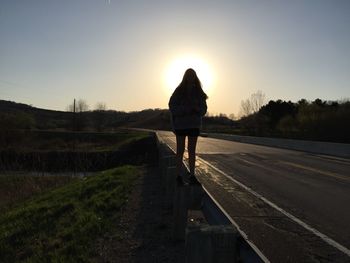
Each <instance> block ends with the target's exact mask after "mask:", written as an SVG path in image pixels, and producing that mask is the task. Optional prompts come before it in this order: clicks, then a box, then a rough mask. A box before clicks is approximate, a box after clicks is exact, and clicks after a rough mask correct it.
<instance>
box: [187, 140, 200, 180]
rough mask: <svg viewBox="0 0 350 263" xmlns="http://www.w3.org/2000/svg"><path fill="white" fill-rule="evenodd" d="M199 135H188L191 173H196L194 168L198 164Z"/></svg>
mask: <svg viewBox="0 0 350 263" xmlns="http://www.w3.org/2000/svg"><path fill="white" fill-rule="evenodd" d="M197 138H198V137H197V136H188V144H187V149H188V159H189V166H190V174H191V175H194V169H195V165H196V146H197Z"/></svg>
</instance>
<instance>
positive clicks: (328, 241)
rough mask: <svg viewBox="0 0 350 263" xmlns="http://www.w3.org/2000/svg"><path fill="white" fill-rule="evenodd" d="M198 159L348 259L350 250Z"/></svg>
mask: <svg viewBox="0 0 350 263" xmlns="http://www.w3.org/2000/svg"><path fill="white" fill-rule="evenodd" d="M197 158H198V159H200V160H201V161H202V162H203V163H205V164H206V165H208V166H210V167H211V168H213V169H214V170H216V171H217V172H219V173H221V174H222V175H224V176H225V177H227V178H228V179H229V180H231V181H233V182H234V183H236V184H238V185H239V186H241V187H242V188H244V189H245V190H247V191H248V192H250V193H251V194H253V195H254V196H256V197H257V198H259V199H260V200H262V201H264V202H265V203H267V204H268V205H270V206H271V207H273V208H275V209H276V210H278V211H279V212H281V213H282V214H284V215H285V216H287V217H288V218H289V219H291V220H293V221H294V222H296V223H297V224H299V225H300V226H302V227H304V228H305V229H306V230H308V231H310V232H311V233H313V234H314V235H316V236H318V237H320V238H321V239H322V240H323V241H325V242H326V243H327V244H329V245H331V246H332V247H334V248H336V249H338V250H340V251H341V252H343V253H344V254H346V255H347V256H349V257H350V250H349V249H348V248H346V247H344V246H343V245H341V244H339V243H338V242H336V241H335V240H333V239H332V238H330V237H328V236H327V235H325V234H323V233H321V232H320V231H318V230H317V229H315V228H313V227H312V226H309V225H308V224H307V223H305V222H303V221H301V220H300V219H299V218H297V217H295V216H293V215H292V214H290V213H288V212H287V211H285V210H284V209H282V208H281V207H279V206H278V205H276V204H275V203H273V202H271V201H269V200H268V199H266V198H265V197H263V196H262V195H261V194H259V193H257V192H255V191H254V190H252V189H251V188H250V187H248V186H246V185H244V184H242V183H241V182H239V181H237V180H235V179H234V178H232V177H231V176H229V175H227V174H226V173H225V172H224V171H222V170H220V169H219V168H217V167H215V166H214V165H212V164H210V163H209V162H207V161H205V160H203V159H202V158H200V157H197Z"/></svg>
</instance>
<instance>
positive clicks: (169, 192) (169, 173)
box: [164, 166, 176, 207]
mask: <svg viewBox="0 0 350 263" xmlns="http://www.w3.org/2000/svg"><path fill="white" fill-rule="evenodd" d="M164 183H165V185H164V189H165V203H166V206H167V207H172V205H173V196H174V193H175V187H176V166H170V167H168V168H167V169H166V172H165V174H164Z"/></svg>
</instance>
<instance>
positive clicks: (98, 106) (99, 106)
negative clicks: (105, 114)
mask: <svg viewBox="0 0 350 263" xmlns="http://www.w3.org/2000/svg"><path fill="white" fill-rule="evenodd" d="M106 110H107V106H106V103H104V102H97V103H96V106H95V111H106Z"/></svg>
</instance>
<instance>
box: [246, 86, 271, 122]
mask: <svg viewBox="0 0 350 263" xmlns="http://www.w3.org/2000/svg"><path fill="white" fill-rule="evenodd" d="M265 102H266V100H265V94H264V93H263V92H262V91H261V90H258V91H257V92H255V93H253V94H252V95H250V97H249V98H248V99H246V100H242V101H241V109H240V116H241V117H244V116H248V115H250V114H253V113H256V112H258V111H259V110H260V108H261V107H262V106H263V105H264V104H265Z"/></svg>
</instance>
